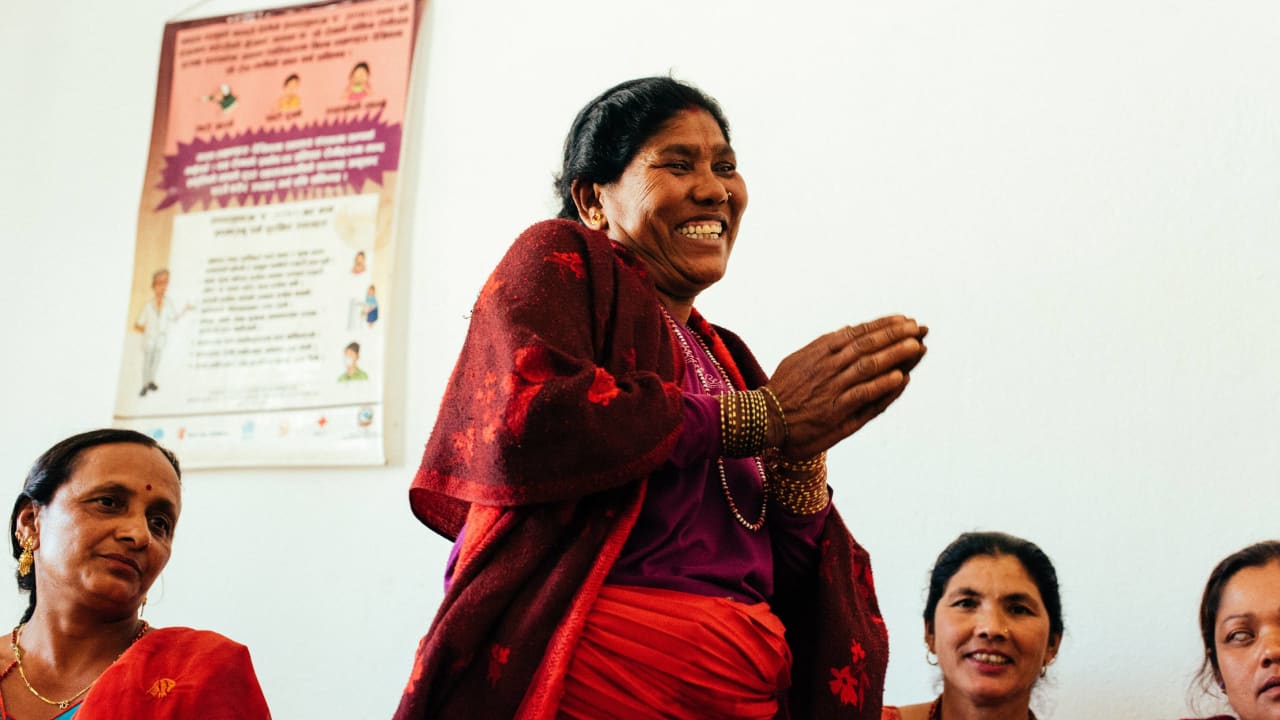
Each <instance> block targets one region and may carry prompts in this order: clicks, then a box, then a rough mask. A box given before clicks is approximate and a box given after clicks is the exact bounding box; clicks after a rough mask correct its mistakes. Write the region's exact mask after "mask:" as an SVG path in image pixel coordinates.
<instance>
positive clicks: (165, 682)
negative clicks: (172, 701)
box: [147, 678, 178, 700]
mask: <svg viewBox="0 0 1280 720" xmlns="http://www.w3.org/2000/svg"><path fill="white" fill-rule="evenodd" d="M177 685H178V683H177V682H175V681H174V680H173V679H172V678H160V679H159V680H157V681H155V683H154V684H152V685H151V689H150V690H148V691H147V694H148V695H150V696H151V697H153V698H155V699H157V700H160V699H162V698H164V697H165V696H166V695H168V694H169V691H171V690H173V689H174V688H175V687H177Z"/></svg>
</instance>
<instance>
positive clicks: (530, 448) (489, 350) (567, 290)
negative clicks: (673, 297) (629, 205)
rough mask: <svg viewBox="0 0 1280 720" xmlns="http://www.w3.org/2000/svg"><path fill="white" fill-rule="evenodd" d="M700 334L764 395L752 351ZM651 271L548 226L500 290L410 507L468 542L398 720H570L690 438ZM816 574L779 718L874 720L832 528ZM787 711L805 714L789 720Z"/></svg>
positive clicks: (478, 318)
mask: <svg viewBox="0 0 1280 720" xmlns="http://www.w3.org/2000/svg"><path fill="white" fill-rule="evenodd" d="M690 324H691V326H693V327H694V329H695V330H697V331H698V332H699V333H701V334H703V335H704V336H705V337H709V338H711V341H712V342H711V349H712V352H713V353H714V354H715V355H717V356H718V359H719V360H720V361H721V363H722V364H723V365H724V366H725V367H726V368H729V367H735V366H736V368H738V369H739V370H740V372H741V377H740V378H738V379H740V380H743V381H745V385H746V386H747V387H758V386H760V385H762V384H763V383H764V382H765V381H766V380H767V377H766V375H765V373H764V371H763V370H761V369H760V366H759V364H758V363H757V362H756V361H755V359H754V358H753V357H752V356H751V353H750V352H749V351H748V350H747V348H746V346H745V345H744V344H743V343H742V341H741V340H739V339H738V338H737V336H735V335H733V334H732V333H729V332H727V331H724V330H721V329H718V328H713V327H712V326H711V325H709V324H707V323H706V322H705V321H704V320H702V319H701V317H700V316H698V315H697V314H696V313H695V314H694V315H693V316H692V318H691V319H690ZM682 368H683V366H682V365H681V364H680V361H679V357H678V355H677V351H676V348H675V345H674V341H673V339H672V337H671V335H670V332H669V330H668V329H667V327H666V325H665V321H664V319H663V316H662V313H661V311H660V310H659V300H658V296H657V293H656V291H655V290H654V286H653V282H652V280H650V279H649V278H648V276H647V273H646V272H645V270H644V266H643V264H642V263H641V262H640V261H639V260H638V259H636V258H635V257H634V256H633V255H631V253H629V252H627V251H626V250H625V249H624V248H622V247H620V246H618V245H616V244H614V243H612V242H610V241H609V239H608V238H607V237H606V236H605V235H603V234H602V233H599V232H596V231H593V230H589V229H587V228H585V227H583V226H582V225H579V224H577V223H573V222H569V221H565V220H550V221H546V222H542V223H539V224H537V225H534V226H533V227H531V228H529V229H528V230H527V231H525V233H524V234H522V235H521V236H520V238H518V239H517V240H516V242H515V243H514V244H513V245H512V247H511V249H510V250H509V251H508V252H507V255H506V257H504V258H503V260H502V262H501V263H500V264H499V265H498V267H497V269H496V270H495V271H494V273H493V275H492V276H491V277H490V278H489V280H488V282H487V283H486V284H485V287H484V289H483V290H482V291H481V293H480V297H479V299H478V300H477V302H476V306H475V309H474V311H473V313H472V317H471V327H470V330H469V332H468V335H467V339H466V342H465V343H464V345H463V349H462V353H461V356H460V357H459V359H458V364H457V366H456V367H455V368H454V371H453V375H452V377H451V378H450V380H449V384H448V386H447V388H446V391H445V396H444V399H443V401H442V403H441V409H440V414H439V416H438V418H437V420H436V427H435V429H434V431H433V432H432V434H431V438H430V440H429V441H428V442H427V448H426V452H425V454H424V456H423V460H422V465H421V467H420V468H419V470H418V474H417V476H416V477H415V478H414V482H413V486H412V488H411V489H410V491H409V500H410V505H411V506H412V508H413V511H414V513H415V514H416V515H417V516H418V518H419V519H420V520H422V522H424V523H425V524H427V525H428V526H429V527H431V528H432V529H433V530H435V531H436V532H439V533H440V534H442V535H444V536H445V537H447V538H450V539H454V538H456V537H457V534H458V532H459V530H460V529H461V527H462V524H463V522H464V521H465V523H466V526H467V535H466V541H465V542H464V546H463V548H462V550H461V553H460V555H459V560H458V564H457V566H456V567H455V569H454V574H453V580H452V583H451V585H450V588H449V591H448V592H447V593H446V594H445V598H444V601H443V602H442V603H441V606H440V609H439V611H438V612H437V614H436V617H435V620H434V621H433V623H432V626H431V629H430V630H429V631H428V632H427V635H426V636H425V637H424V638H423V639H422V642H421V644H420V645H419V649H418V656H417V660H416V662H415V665H414V668H413V672H412V674H411V676H410V678H409V683H408V686H407V687H406V688H405V693H404V697H403V698H402V699H401V703H400V707H399V710H398V711H397V713H396V716H395V717H396V718H400V719H403V720H410V719H418V718H474V717H495V718H497V717H527V718H550V717H553V716H554V713H555V708H556V703H557V698H558V695H559V690H560V681H561V678H563V676H564V671H565V669H566V668H567V666H568V662H569V659H570V658H571V657H572V655H573V648H574V644H575V642H576V639H577V637H578V633H579V631H580V630H581V627H582V621H583V618H584V617H585V615H586V613H588V612H589V611H590V609H591V604H592V602H593V600H594V598H595V596H596V594H597V593H598V591H599V587H600V585H601V583H602V582H603V581H604V578H605V576H606V575H607V574H608V572H609V569H610V568H611V567H612V565H613V562H614V560H615V559H616V558H617V556H618V553H619V551H620V550H621V548H622V545H623V543H624V542H625V540H626V538H627V535H628V534H629V533H630V531H631V528H632V526H633V525H634V523H635V518H636V514H637V513H638V512H639V509H640V505H641V503H642V502H643V501H644V492H645V479H646V478H647V477H648V475H649V474H650V473H652V472H653V471H654V470H656V469H657V468H658V467H659V466H660V465H661V464H662V463H663V461H665V460H666V458H667V457H668V456H669V455H670V453H671V450H672V448H673V447H674V444H675V441H676V439H677V438H678V436H679V433H680V426H681V420H682V413H683V406H682V402H681V391H680V385H679V384H680V380H681V378H680V374H681V372H682V371H683V369H682ZM819 548H820V553H821V557H820V560H819V563H818V571H817V572H816V573H814V575H813V576H812V577H811V578H810V579H809V581H808V582H806V583H804V586H803V587H800V586H796V587H779V588H777V591H776V594H775V597H774V598H773V599H772V601H771V604H772V605H773V607H774V610H775V612H776V613H777V615H778V616H779V618H781V619H782V621H783V623H784V624H785V625H786V627H787V639H788V643H789V644H790V645H791V648H792V653H793V656H794V658H795V663H794V666H793V670H792V690H791V693H790V697H789V698H786V699H784V702H783V706H784V707H783V709H782V711H781V712H780V713H779V715H780V716H781V717H791V716H794V717H841V718H854V719H857V720H878V719H879V717H880V705H881V693H882V690H883V685H884V670H885V665H886V664H887V661H888V638H887V635H886V633H885V629H884V624H883V621H882V620H881V618H880V613H879V608H878V607H877V605H876V599H875V591H874V588H873V586H872V583H871V568H870V564H869V561H868V557H867V554H866V551H864V550H863V549H862V548H861V547H860V546H859V545H858V544H857V543H856V542H855V541H854V540H853V538H852V537H851V536H850V535H849V533H848V531H847V530H846V529H845V527H844V524H843V523H842V522H841V521H840V518H839V515H838V514H837V513H835V512H834V511H833V512H832V513H831V515H830V517H829V519H828V521H827V523H826V527H825V529H824V531H823V535H822V538H821V540H820V542H819ZM788 705H789V707H787V706H788Z"/></svg>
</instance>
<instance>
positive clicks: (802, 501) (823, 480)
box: [772, 467, 831, 515]
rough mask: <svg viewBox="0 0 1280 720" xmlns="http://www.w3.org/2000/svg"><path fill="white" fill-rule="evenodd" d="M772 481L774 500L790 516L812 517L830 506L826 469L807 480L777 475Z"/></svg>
mask: <svg viewBox="0 0 1280 720" xmlns="http://www.w3.org/2000/svg"><path fill="white" fill-rule="evenodd" d="M772 479H773V497H774V499H775V500H776V501H777V503H778V505H780V506H782V509H784V510H786V511H787V512H789V513H791V514H792V515H813V514H814V513H818V512H821V511H822V510H823V509H825V508H826V507H827V505H829V504H831V493H830V491H829V490H828V489H827V469H826V467H823V468H822V469H821V470H819V471H818V473H817V474H816V475H813V476H811V477H808V478H794V477H791V476H789V475H785V474H777V475H775V476H774V477H773V478H772Z"/></svg>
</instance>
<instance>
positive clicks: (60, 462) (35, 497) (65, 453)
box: [9, 428, 182, 622]
mask: <svg viewBox="0 0 1280 720" xmlns="http://www.w3.org/2000/svg"><path fill="white" fill-rule="evenodd" d="M114 443H134V444H137V445H145V446H146V447H151V448H155V449H157V450H159V451H160V453H161V454H162V455H164V457H165V459H166V460H168V461H169V464H170V465H172V466H173V472H174V473H175V474H177V476H178V479H179V480H181V479H182V470H181V469H180V468H179V467H178V458H177V457H176V456H175V455H174V454H173V453H172V452H171V451H169V450H168V449H166V448H164V447H161V446H160V443H157V442H156V441H155V440H154V439H153V438H151V437H149V436H147V435H143V434H142V433H140V432H135V431H133V430H121V429H118V428H104V429H102V430H90V431H89V432H83V433H80V434H79V435H72V436H71V437H69V438H67V439H66V440H63V441H61V442H59V443H58V444H56V445H54V446H53V447H51V448H49V449H48V450H45V451H44V454H43V455H41V456H40V457H39V458H37V459H36V461H35V464H34V465H32V466H31V470H30V471H29V472H28V473H27V480H26V482H24V483H23V485H22V492H20V493H18V498H17V499H16V500H14V502H13V513H12V514H11V515H10V516H9V543H10V544H11V545H12V549H13V557H14V558H15V559H17V558H18V556H20V555H21V554H22V546H21V545H19V544H18V535H17V532H18V513H20V512H22V509H23V508H25V507H26V506H27V505H28V504H35V505H40V506H44V505H48V504H49V503H50V502H51V501H52V500H53V495H54V493H56V492H57V491H58V488H60V487H62V485H63V483H65V482H66V481H67V480H68V479H70V478H71V475H72V474H73V473H74V472H75V470H76V464H77V463H78V462H79V460H80V456H81V455H82V454H84V451H85V450H88V449H90V448H94V447H97V446H99V445H111V444H114ZM17 578H18V589H19V590H27V591H30V593H31V599H30V600H29V601H28V602H27V610H26V612H25V613H24V614H23V616H22V620H21V622H26V621H28V620H30V619H31V614H32V613H34V612H35V609H36V575H35V573H31V574H29V575H27V576H26V577H22V576H21V575H18V576H17Z"/></svg>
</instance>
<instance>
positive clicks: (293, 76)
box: [284, 73, 302, 85]
mask: <svg viewBox="0 0 1280 720" xmlns="http://www.w3.org/2000/svg"><path fill="white" fill-rule="evenodd" d="M290 80H297V81H298V82H302V78H300V77H298V74H297V73H294V74H292V75H290V76H289V77H287V78H285V79H284V84H285V85H288V84H289V81H290Z"/></svg>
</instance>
